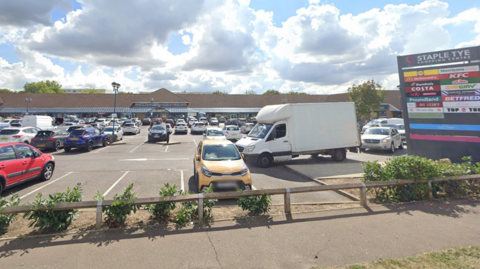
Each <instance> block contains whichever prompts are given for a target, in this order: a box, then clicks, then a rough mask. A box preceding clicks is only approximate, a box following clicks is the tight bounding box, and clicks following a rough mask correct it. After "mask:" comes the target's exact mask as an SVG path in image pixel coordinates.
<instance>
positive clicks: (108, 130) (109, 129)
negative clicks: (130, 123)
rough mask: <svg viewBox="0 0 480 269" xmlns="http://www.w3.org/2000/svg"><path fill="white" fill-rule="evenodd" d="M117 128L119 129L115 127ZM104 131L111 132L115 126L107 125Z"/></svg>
mask: <svg viewBox="0 0 480 269" xmlns="http://www.w3.org/2000/svg"><path fill="white" fill-rule="evenodd" d="M115 129H117V128H116V127H115ZM103 131H104V132H105V133H106V132H110V133H111V132H113V127H107V128H105V129H103Z"/></svg>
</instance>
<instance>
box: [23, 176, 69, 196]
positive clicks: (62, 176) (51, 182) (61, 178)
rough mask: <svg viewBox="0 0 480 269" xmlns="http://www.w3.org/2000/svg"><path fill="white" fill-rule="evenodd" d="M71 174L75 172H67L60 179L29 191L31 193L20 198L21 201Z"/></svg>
mask: <svg viewBox="0 0 480 269" xmlns="http://www.w3.org/2000/svg"><path fill="white" fill-rule="evenodd" d="M72 173H75V172H68V173H66V174H65V175H63V176H61V177H59V178H57V179H55V180H54V181H50V182H49V183H47V184H45V185H43V186H41V187H40V188H37V189H35V190H33V191H31V192H29V193H27V194H25V195H24V196H21V197H20V199H23V198H25V197H27V196H29V195H30V194H32V193H35V192H37V191H39V190H41V189H43V188H45V187H46V186H48V185H50V184H53V183H55V182H57V181H59V180H60V179H62V178H64V177H66V176H68V175H70V174H72Z"/></svg>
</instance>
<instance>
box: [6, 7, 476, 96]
mask: <svg viewBox="0 0 480 269" xmlns="http://www.w3.org/2000/svg"><path fill="white" fill-rule="evenodd" d="M478 45H480V1H478V0H442V1H440V0H427V1H415V0H389V1H382V0H362V1H352V0H338V1H337V0H328V1H327V0H325V1H324V0H250V1H249V0H171V1H158V0H142V1H118V0H102V1H98V0H42V1H38V0H15V1H11V0H0V89H10V90H15V91H19V90H22V89H23V86H24V85H25V84H26V83H29V82H38V81H42V80H56V81H58V82H59V83H60V84H62V85H63V88H65V89H83V88H91V87H93V88H97V89H106V90H107V91H112V89H111V83H112V82H114V81H115V82H117V83H120V84H121V85H122V86H121V87H120V89H121V90H123V91H130V92H149V91H154V90H157V89H160V88H166V89H168V90H171V91H175V92H176V91H186V92H213V91H217V90H220V91H223V92H227V93H230V94H242V93H245V92H246V91H247V90H249V91H254V92H256V93H257V94H261V93H263V92H264V91H266V90H269V89H275V90H278V91H280V92H289V91H296V92H304V93H308V94H334V93H343V92H347V90H348V88H349V87H351V86H352V85H354V84H357V85H358V84H361V83H362V82H364V81H366V80H371V79H374V80H375V81H377V82H379V83H380V84H381V85H382V86H383V87H384V88H385V89H387V90H395V89H396V86H397V85H398V84H399V81H398V74H397V62H396V57H397V56H398V55H407V54H415V53H422V52H427V51H435V50H444V49H454V48H461V47H469V46H478Z"/></svg>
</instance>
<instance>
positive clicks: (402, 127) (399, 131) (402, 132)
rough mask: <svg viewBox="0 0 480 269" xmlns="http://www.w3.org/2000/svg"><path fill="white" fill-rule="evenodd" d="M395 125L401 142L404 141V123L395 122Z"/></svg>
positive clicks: (405, 138)
mask: <svg viewBox="0 0 480 269" xmlns="http://www.w3.org/2000/svg"><path fill="white" fill-rule="evenodd" d="M395 125H396V126H397V130H398V133H399V134H400V136H401V137H402V142H403V143H405V141H406V140H407V137H406V136H405V125H404V124H395Z"/></svg>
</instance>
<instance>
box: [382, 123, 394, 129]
mask: <svg viewBox="0 0 480 269" xmlns="http://www.w3.org/2000/svg"><path fill="white" fill-rule="evenodd" d="M382 127H390V128H394V129H397V128H398V126H397V125H395V124H382Z"/></svg>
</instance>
